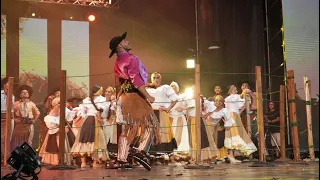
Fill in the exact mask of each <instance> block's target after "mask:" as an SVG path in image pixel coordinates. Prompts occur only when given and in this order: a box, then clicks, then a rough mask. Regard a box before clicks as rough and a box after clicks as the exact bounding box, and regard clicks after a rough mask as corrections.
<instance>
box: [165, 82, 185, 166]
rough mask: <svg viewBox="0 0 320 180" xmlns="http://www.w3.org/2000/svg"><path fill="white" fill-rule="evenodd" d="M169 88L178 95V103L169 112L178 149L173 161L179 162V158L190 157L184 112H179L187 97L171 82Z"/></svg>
mask: <svg viewBox="0 0 320 180" xmlns="http://www.w3.org/2000/svg"><path fill="white" fill-rule="evenodd" d="M170 86H171V87H172V89H173V90H174V91H175V93H176V94H177V95H178V102H177V103H176V105H175V106H174V107H173V108H172V110H171V111H170V112H169V117H170V121H171V122H172V132H173V135H174V137H175V139H176V141H177V145H178V148H177V149H176V150H175V151H176V153H175V159H176V160H179V159H180V157H182V158H181V159H186V157H184V156H189V155H190V152H189V151H190V145H189V134H188V123H187V119H186V115H185V113H186V111H183V110H181V107H183V106H184V104H185V103H186V101H187V96H186V94H185V93H182V92H181V91H180V87H179V85H178V83H176V82H174V81H173V82H171V84H170Z"/></svg>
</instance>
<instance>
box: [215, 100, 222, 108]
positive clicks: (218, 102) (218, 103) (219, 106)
mask: <svg viewBox="0 0 320 180" xmlns="http://www.w3.org/2000/svg"><path fill="white" fill-rule="evenodd" d="M214 105H215V106H216V107H217V108H221V107H223V100H218V101H215V102H214Z"/></svg>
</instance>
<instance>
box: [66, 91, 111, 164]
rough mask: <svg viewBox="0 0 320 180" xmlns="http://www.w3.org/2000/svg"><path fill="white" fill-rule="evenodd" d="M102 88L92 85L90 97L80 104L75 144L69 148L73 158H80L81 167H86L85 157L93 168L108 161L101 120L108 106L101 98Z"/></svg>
mask: <svg viewBox="0 0 320 180" xmlns="http://www.w3.org/2000/svg"><path fill="white" fill-rule="evenodd" d="M102 92H103V87H101V86H98V85H94V86H93V87H92V89H91V94H90V97H87V98H85V99H84V100H83V104H80V106H79V108H80V110H79V112H78V115H77V116H78V117H80V116H81V118H80V119H78V121H80V122H77V123H79V124H80V127H81V129H79V131H78V133H77V136H76V139H75V143H74V144H73V146H72V148H71V153H72V155H74V156H80V157H81V167H87V159H86V157H89V158H92V160H93V167H99V166H100V165H101V163H102V161H108V160H109V155H108V151H107V149H106V147H107V145H106V141H105V137H104V133H103V128H102V123H103V122H102V119H104V118H106V116H107V114H108V105H107V103H106V101H105V98H104V97H103V96H101V94H102Z"/></svg>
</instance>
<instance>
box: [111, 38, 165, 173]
mask: <svg viewBox="0 0 320 180" xmlns="http://www.w3.org/2000/svg"><path fill="white" fill-rule="evenodd" d="M126 35H127V33H124V34H123V35H122V36H117V37H114V38H112V39H111V41H110V49H111V50H112V52H111V54H110V56H109V58H111V57H112V56H113V55H114V54H115V53H116V54H117V56H118V57H117V60H116V61H115V64H114V74H115V77H116V85H118V86H121V87H120V88H119V89H120V91H119V93H118V96H117V107H116V122H117V123H118V124H120V125H122V132H121V135H120V137H119V140H118V157H117V160H118V166H120V167H124V168H130V167H131V165H130V164H129V163H128V160H127V157H128V155H129V150H130V146H131V147H133V146H134V147H137V148H133V149H135V150H136V152H135V153H134V156H139V157H141V158H145V157H146V155H147V152H148V151H149V149H150V146H151V145H156V144H159V143H160V130H159V121H158V119H157V118H156V116H155V114H154V112H153V109H152V107H151V105H150V103H153V102H154V100H155V98H154V97H152V96H150V94H149V93H148V92H147V91H146V87H145V84H146V83H147V80H148V72H147V70H146V68H145V67H144V65H143V64H142V62H141V61H140V60H139V58H138V57H136V56H134V55H133V54H131V53H129V51H130V50H131V46H130V43H129V41H127V40H126V39H125V38H126ZM117 89H118V88H117ZM137 136H139V137H140V138H139V139H138V140H137V141H136V140H135V141H134V139H135V138H136V137H137ZM131 150H132V149H131ZM130 152H132V151H130ZM144 167H145V168H147V167H146V166H144ZM147 169H148V170H150V169H151V167H149V168H147Z"/></svg>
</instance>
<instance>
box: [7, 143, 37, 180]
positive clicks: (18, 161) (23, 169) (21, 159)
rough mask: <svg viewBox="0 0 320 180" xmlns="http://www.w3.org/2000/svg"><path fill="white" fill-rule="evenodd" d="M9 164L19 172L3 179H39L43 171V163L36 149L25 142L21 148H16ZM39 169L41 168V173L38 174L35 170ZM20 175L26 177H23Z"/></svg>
mask: <svg viewBox="0 0 320 180" xmlns="http://www.w3.org/2000/svg"><path fill="white" fill-rule="evenodd" d="M7 162H8V164H9V165H10V166H11V167H13V168H14V169H16V170H17V171H16V172H13V173H10V174H7V175H6V176H4V177H3V178H2V179H17V178H18V177H19V178H21V179H22V178H23V177H33V178H32V179H35V180H36V179H38V177H37V175H38V174H39V173H40V171H41V162H40V159H39V157H38V156H37V154H36V152H35V151H34V149H32V147H31V146H30V145H29V144H28V143H26V142H24V143H23V144H22V145H21V146H18V147H16V149H15V150H13V151H12V152H11V156H10V157H9V159H8V160H7ZM38 168H40V171H39V172H38V173H36V172H35V170H36V169H38ZM20 173H23V174H25V175H24V176H22V175H20Z"/></svg>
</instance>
